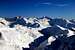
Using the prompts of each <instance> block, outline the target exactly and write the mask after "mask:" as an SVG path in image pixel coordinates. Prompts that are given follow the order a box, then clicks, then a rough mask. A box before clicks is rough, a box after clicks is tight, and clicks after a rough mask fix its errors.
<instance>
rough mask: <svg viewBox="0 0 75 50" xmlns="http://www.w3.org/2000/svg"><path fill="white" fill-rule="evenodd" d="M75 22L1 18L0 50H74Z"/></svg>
mask: <svg viewBox="0 0 75 50" xmlns="http://www.w3.org/2000/svg"><path fill="white" fill-rule="evenodd" d="M74 44H75V20H74V19H71V20H67V19H64V18H50V17H47V16H45V17H41V18H36V17H34V18H32V17H29V18H25V17H21V16H18V17H5V18H2V17H1V18H0V50H74V49H75V47H74V46H75V45H74Z"/></svg>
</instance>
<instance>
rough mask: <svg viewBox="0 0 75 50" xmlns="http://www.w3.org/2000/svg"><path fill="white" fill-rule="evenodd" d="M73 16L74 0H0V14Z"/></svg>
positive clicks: (74, 11)
mask: <svg viewBox="0 0 75 50" xmlns="http://www.w3.org/2000/svg"><path fill="white" fill-rule="evenodd" d="M19 15H21V16H38V17H40V16H55V17H57V16H61V17H65V18H75V0H0V16H19Z"/></svg>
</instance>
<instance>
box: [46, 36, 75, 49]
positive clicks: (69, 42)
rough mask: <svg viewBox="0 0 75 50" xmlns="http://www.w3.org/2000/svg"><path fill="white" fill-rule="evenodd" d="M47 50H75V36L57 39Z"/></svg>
mask: <svg viewBox="0 0 75 50" xmlns="http://www.w3.org/2000/svg"><path fill="white" fill-rule="evenodd" d="M45 50H75V36H74V35H73V36H71V37H67V38H64V39H61V38H59V39H56V40H55V41H54V42H52V44H51V45H48V46H46V47H45Z"/></svg>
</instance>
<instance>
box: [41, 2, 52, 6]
mask: <svg viewBox="0 0 75 50" xmlns="http://www.w3.org/2000/svg"><path fill="white" fill-rule="evenodd" d="M40 4H42V5H51V4H52V3H49V2H45V3H40Z"/></svg>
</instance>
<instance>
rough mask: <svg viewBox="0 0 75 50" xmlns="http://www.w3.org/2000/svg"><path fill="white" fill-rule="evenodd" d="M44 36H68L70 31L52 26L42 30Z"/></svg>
mask: <svg viewBox="0 0 75 50" xmlns="http://www.w3.org/2000/svg"><path fill="white" fill-rule="evenodd" d="M39 32H41V33H42V34H44V36H46V35H47V36H48V35H49V36H55V35H57V36H60V35H61V34H64V35H67V33H68V30H61V29H60V28H59V27H57V26H52V27H47V28H45V29H42V30H41V31H39Z"/></svg>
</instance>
